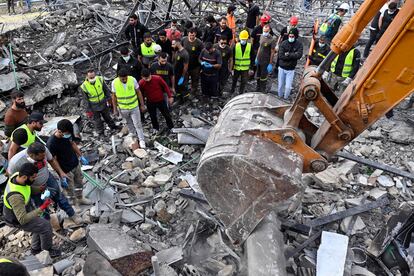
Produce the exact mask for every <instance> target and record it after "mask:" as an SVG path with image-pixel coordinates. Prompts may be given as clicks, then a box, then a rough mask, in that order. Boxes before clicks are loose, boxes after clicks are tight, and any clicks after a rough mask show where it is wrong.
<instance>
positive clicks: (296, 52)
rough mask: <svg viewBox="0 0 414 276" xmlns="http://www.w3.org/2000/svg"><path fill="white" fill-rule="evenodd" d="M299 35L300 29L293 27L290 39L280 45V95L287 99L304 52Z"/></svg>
mask: <svg viewBox="0 0 414 276" xmlns="http://www.w3.org/2000/svg"><path fill="white" fill-rule="evenodd" d="M298 36H299V33H298V30H297V29H296V28H293V29H291V30H290V31H289V37H288V40H285V41H283V42H282V43H281V44H280V47H279V52H278V56H279V69H278V70H279V73H278V85H277V87H278V96H279V97H280V98H282V97H283V98H284V99H285V100H286V99H288V98H289V96H290V92H291V90H292V84H293V79H294V77H295V68H296V65H297V64H298V60H299V59H300V58H301V57H302V54H303V45H302V43H301V42H300V41H298Z"/></svg>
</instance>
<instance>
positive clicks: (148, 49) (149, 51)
mask: <svg viewBox="0 0 414 276" xmlns="http://www.w3.org/2000/svg"><path fill="white" fill-rule="evenodd" d="M155 45H157V44H155V43H154V42H153V43H151V45H150V46H147V45H145V43H141V55H142V56H143V57H155V51H154V46H155Z"/></svg>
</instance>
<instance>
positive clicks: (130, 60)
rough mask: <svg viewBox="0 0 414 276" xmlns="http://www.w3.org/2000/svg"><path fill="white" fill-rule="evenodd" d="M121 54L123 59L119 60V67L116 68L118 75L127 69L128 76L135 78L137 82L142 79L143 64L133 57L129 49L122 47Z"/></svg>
mask: <svg viewBox="0 0 414 276" xmlns="http://www.w3.org/2000/svg"><path fill="white" fill-rule="evenodd" d="M119 51H120V52H121V57H120V58H119V60H118V66H117V68H116V73H117V74H118V73H119V71H120V70H121V69H122V68H125V69H126V70H127V71H128V75H129V76H132V77H134V78H135V79H136V80H137V81H139V80H140V79H141V70H142V64H141V62H140V61H139V60H138V59H137V58H135V57H133V56H131V54H130V52H129V49H128V48H127V47H125V46H124V47H121V49H120V50H119Z"/></svg>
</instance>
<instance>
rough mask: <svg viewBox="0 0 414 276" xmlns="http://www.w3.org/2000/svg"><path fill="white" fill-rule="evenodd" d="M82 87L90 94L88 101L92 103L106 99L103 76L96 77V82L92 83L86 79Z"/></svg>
mask: <svg viewBox="0 0 414 276" xmlns="http://www.w3.org/2000/svg"><path fill="white" fill-rule="evenodd" d="M81 89H82V90H83V92H85V94H86V95H87V96H88V101H90V102H91V103H99V102H101V101H102V100H103V99H105V93H104V91H103V78H102V77H96V81H95V83H94V84H92V83H90V82H89V81H88V80H85V81H84V82H83V83H82V85H81Z"/></svg>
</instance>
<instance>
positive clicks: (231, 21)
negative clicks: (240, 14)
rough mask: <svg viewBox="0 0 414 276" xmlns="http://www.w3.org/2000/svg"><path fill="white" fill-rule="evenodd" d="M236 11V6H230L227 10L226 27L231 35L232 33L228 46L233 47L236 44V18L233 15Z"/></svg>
mask: <svg viewBox="0 0 414 276" xmlns="http://www.w3.org/2000/svg"><path fill="white" fill-rule="evenodd" d="M235 11H236V6H235V5H230V6H228V8H227V15H226V18H227V25H228V26H229V28H230V29H231V31H232V33H233V37H232V41H231V43H230V45H233V43H235V42H236V27H237V26H236V16H235V15H234V12H235Z"/></svg>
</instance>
